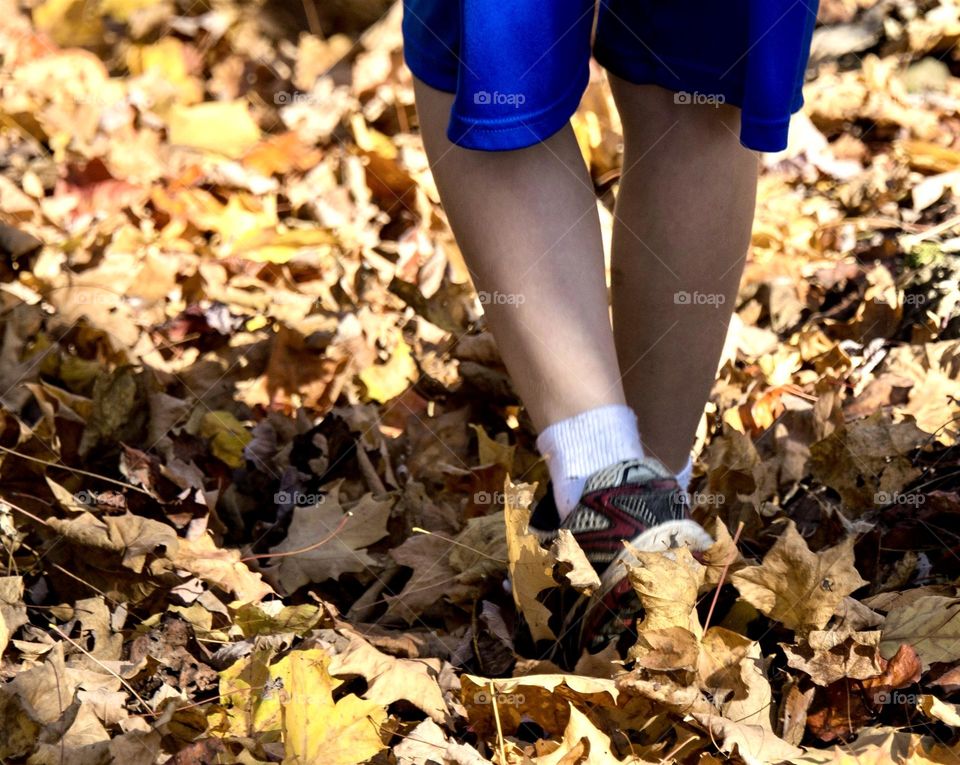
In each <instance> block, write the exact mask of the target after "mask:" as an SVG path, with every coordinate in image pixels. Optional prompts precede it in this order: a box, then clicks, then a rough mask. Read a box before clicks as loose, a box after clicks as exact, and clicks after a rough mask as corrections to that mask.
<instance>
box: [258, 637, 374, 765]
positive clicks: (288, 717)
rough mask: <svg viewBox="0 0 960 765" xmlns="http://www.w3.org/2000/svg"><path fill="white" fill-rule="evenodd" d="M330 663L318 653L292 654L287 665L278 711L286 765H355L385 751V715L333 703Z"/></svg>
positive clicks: (358, 704) (351, 700)
mask: <svg viewBox="0 0 960 765" xmlns="http://www.w3.org/2000/svg"><path fill="white" fill-rule="evenodd" d="M329 661H330V659H329V657H328V656H327V655H326V654H325V653H324V652H323V651H321V650H319V649H313V650H310V651H294V652H293V653H291V654H290V655H289V656H287V657H286V658H285V659H283V660H282V661H280V662H278V664H277V666H278V668H279V667H280V665H284V664H286V666H285V667H284V670H285V681H284V688H285V690H286V692H285V694H284V695H285V696H286V703H284V704H282V705H281V717H282V730H283V749H284V753H285V757H284V758H283V762H284V765H307V764H308V763H317V762H322V763H324V765H357V764H358V763H361V762H365V761H366V760H368V759H370V758H371V757H373V755H375V754H376V753H377V752H379V751H380V750H381V749H383V748H384V745H383V741H382V740H381V738H380V726H381V725H382V724H383V722H384V720H386V717H387V713H386V711H385V710H384V709H383V708H382V707H381V706H380V705H379V704H376V703H375V702H372V701H364V700H363V699H361V698H359V697H357V696H354V695H353V694H349V695H348V696H344V697H343V698H342V699H340V700H339V701H337V702H334V700H333V689H334V688H335V687H336V686H337V685H339V681H336V680H334V679H333V678H332V677H331V676H330V674H329V673H328V672H327V664H328V663H329Z"/></svg>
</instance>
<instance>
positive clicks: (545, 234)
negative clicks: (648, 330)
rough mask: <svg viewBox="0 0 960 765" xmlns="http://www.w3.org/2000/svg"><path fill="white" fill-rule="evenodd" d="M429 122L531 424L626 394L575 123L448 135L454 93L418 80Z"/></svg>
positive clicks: (442, 181)
mask: <svg viewBox="0 0 960 765" xmlns="http://www.w3.org/2000/svg"><path fill="white" fill-rule="evenodd" d="M416 97H417V110H418V113H419V115H420V129H421V133H422V135H423V142H424V145H425V146H426V150H427V155H428V156H429V158H430V162H431V167H432V169H433V175H434V178H435V180H436V183H437V187H438V188H439V190H440V194H441V196H442V197H443V205H444V209H445V210H446V214H447V218H448V219H449V221H450V225H451V227H452V228H453V231H454V234H455V235H456V238H457V242H458V244H459V246H460V248H461V249H462V251H463V254H464V257H465V259H466V261H467V264H468V265H469V267H470V270H471V272H472V274H473V278H474V283H475V285H476V288H477V289H478V290H479V291H482V292H486V293H488V294H490V295H494V296H496V295H501V296H506V297H505V299H506V302H503V303H497V302H495V301H491V302H489V303H488V304H487V305H485V306H484V310H485V313H486V318H487V322H488V324H489V326H490V329H491V330H492V331H493V334H494V336H495V337H496V339H497V345H498V347H499V349H500V353H501V355H502V356H503V360H504V362H505V364H506V366H507V369H508V370H509V372H510V376H511V378H512V380H513V384H514V386H515V387H516V389H517V392H518V394H519V395H520V397H521V399H522V400H523V402H524V404H525V405H526V407H527V409H528V410H529V412H530V416H531V418H532V420H533V423H534V425H535V426H536V427H537V429H538V430H541V431H542V430H543V429H544V428H546V427H547V426H548V425H551V424H553V423H556V422H558V421H560V420H565V419H567V418H570V417H573V416H574V415H578V414H580V413H582V412H585V411H587V410H590V409H594V408H596V407H603V406H607V405H617V404H619V405H622V404H624V392H623V386H622V384H621V381H620V375H619V371H618V365H617V354H616V349H615V346H614V341H613V333H612V330H611V327H610V319H609V312H608V307H607V306H608V303H607V289H606V286H605V283H604V274H603V248H602V240H601V236H600V224H599V219H598V215H597V209H596V198H595V196H594V194H593V191H592V188H593V187H592V185H591V183H590V179H589V176H588V174H587V170H586V167H585V165H584V161H583V157H582V155H581V153H580V149H579V147H578V145H577V142H576V139H575V138H574V135H573V132H572V130H571V129H570V128H569V127H567V128H565V129H564V130H562V131H561V132H560V133H558V134H557V135H555V136H553V137H552V138H550V139H549V140H548V141H546V142H544V143H542V144H538V145H536V146H533V147H531V148H528V149H521V150H519V151H510V152H492V153H491V152H478V151H470V150H467V149H462V148H460V147H458V146H454V145H453V144H451V143H450V141H449V140H448V139H447V137H446V127H447V123H448V121H449V116H450V107H451V105H452V103H453V96H452V95H450V94H448V93H443V92H441V91H438V90H435V89H433V88H431V87H430V86H428V85H426V84H424V83H423V82H419V81H418V82H417V83H416Z"/></svg>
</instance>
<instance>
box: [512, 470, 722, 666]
mask: <svg viewBox="0 0 960 765" xmlns="http://www.w3.org/2000/svg"><path fill="white" fill-rule="evenodd" d="M548 489H549V487H548ZM559 521H560V517H559V514H558V513H557V508H556V505H555V504H554V502H553V492H552V491H550V490H548V491H547V493H546V495H545V496H544V498H543V500H541V501H540V502H539V503H538V504H537V507H536V508H535V509H534V513H533V515H532V517H531V519H530V527H531V531H532V532H534V533H535V534H536V535H537V536H538V537H539V539H540V541H541V543H543V544H549V543H550V542H552V541H553V539H554V538H555V537H556V535H557V532H558V531H559V529H569V530H570V532H571V533H572V534H573V536H574V538H575V539H576V540H577V544H579V545H580V547H581V549H582V550H583V552H584V554H585V555H586V556H587V560H589V561H590V562H591V563H592V564H593V566H594V568H595V569H596V570H597V573H598V574H600V588H599V589H598V590H597V592H596V593H594V595H593V596H592V597H590V598H589V599H584V600H583V601H582V602H581V603H580V604H579V607H577V608H575V609H572V610H571V611H570V612H568V613H569V614H570V616H569V618H568V620H567V622H566V623H565V625H564V632H565V633H566V634H567V635H570V634H571V633H579V638H578V639H577V640H576V641H575V642H576V644H577V646H578V648H579V649H580V650H582V649H583V648H586V649H588V650H590V651H591V652H593V651H595V650H597V649H599V648H601V647H603V646H604V645H606V644H607V643H608V642H610V641H611V640H617V639H619V638H620V637H621V636H622V635H623V634H624V632H627V633H628V634H629V633H630V632H632V631H633V628H634V626H635V625H636V620H637V618H638V616H639V615H640V613H641V611H642V609H641V607H640V602H639V600H638V599H637V597H636V594H635V593H634V592H633V587H632V586H631V585H630V581H629V579H628V578H627V567H626V566H625V565H623V564H625V563H630V562H634V563H635V562H636V559H635V558H634V556H633V554H632V553H631V552H630V550H629V549H628V548H626V547H625V546H624V544H623V543H624V542H625V541H626V542H629V543H630V546H631V547H632V548H634V549H636V550H639V551H645V552H659V551H667V550H670V549H671V548H677V547H688V548H690V549H691V550H693V551H702V550H706V549H707V548H708V547H709V546H710V545H711V544H713V539H712V537H711V536H710V535H709V534H708V533H707V532H706V531H705V530H704V529H703V528H702V527H701V526H700V525H699V524H698V523H696V522H695V521H693V520H692V519H691V518H690V504H689V499H688V497H687V493H686V491H685V490H684V489H683V488H682V487H681V486H680V484H678V483H677V479H676V477H675V476H674V475H673V474H672V473H670V471H668V470H667V469H666V468H665V467H664V466H663V465H661V464H660V463H659V462H657V461H656V460H654V459H650V458H646V459H639V460H627V461H625V462H620V463H617V464H616V465H613V466H611V467H609V468H606V469H604V470H600V471H598V472H596V473H594V474H593V475H592V476H590V478H589V479H588V480H587V483H586V486H585V487H584V490H583V496H582V497H581V498H580V501H579V502H578V503H577V506H576V507H575V508H574V510H573V512H572V513H570V515H569V516H567V518H566V520H564V522H563V523H562V524H561V523H560V522H559ZM578 621H579V630H577V629H576V627H577V622H578ZM580 650H577V652H576V653H577V656H579V653H580Z"/></svg>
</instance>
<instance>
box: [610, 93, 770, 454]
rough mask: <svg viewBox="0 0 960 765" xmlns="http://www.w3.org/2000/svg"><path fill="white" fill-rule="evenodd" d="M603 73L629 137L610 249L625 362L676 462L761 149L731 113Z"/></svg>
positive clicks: (710, 357)
mask: <svg viewBox="0 0 960 765" xmlns="http://www.w3.org/2000/svg"><path fill="white" fill-rule="evenodd" d="M610 81H611V85H612V87H613V93H614V97H615V99H616V102H617V107H618V109H619V111H620V114H621V118H622V122H623V133H624V143H625V148H624V152H625V156H624V171H625V172H624V176H623V179H622V181H621V184H620V192H619V198H618V199H617V207H616V223H615V225H614V233H613V253H612V282H613V321H614V331H615V335H616V345H617V351H618V355H619V359H620V368H621V370H622V372H623V382H624V389H625V391H626V395H627V403H628V404H630V405H631V406H632V407H633V409H634V411H635V412H636V413H637V417H638V420H639V424H640V434H641V436H642V439H643V446H644V449H645V450H646V451H647V453H648V454H650V455H651V456H654V457H656V458H657V459H659V460H660V461H661V462H663V463H664V464H665V465H666V466H667V467H668V468H670V469H671V470H674V471H679V470H680V469H681V468H683V466H684V464H685V463H686V461H687V458H688V455H689V453H690V448H691V446H692V444H693V441H694V437H695V434H696V429H697V425H698V423H699V421H700V417H701V415H702V413H703V408H704V404H705V402H706V400H707V397H708V396H709V394H710V389H711V387H712V385H713V382H714V380H715V374H716V367H717V363H718V362H719V359H720V353H721V351H722V349H723V342H724V338H725V335H726V331H727V326H728V324H729V320H730V315H731V313H732V311H733V309H734V302H735V299H736V295H737V288H738V285H739V283H740V277H741V274H742V271H743V265H744V260H745V256H746V252H747V248H748V246H749V242H750V230H751V225H752V221H753V215H754V206H755V202H756V184H757V172H758V158H757V154H756V153H755V152H752V151H750V150H748V149H745V148H743V147H742V146H741V145H740V142H739V140H738V133H739V111H738V110H736V109H734V108H732V107H729V106H720V107H719V108H718V107H715V106H711V105H692V104H678V103H675V99H674V94H673V93H672V92H670V91H667V90H664V89H662V88H659V87H656V86H653V85H634V84H631V83H628V82H626V81H624V80H621V79H619V78H616V77H613V76H611V77H610Z"/></svg>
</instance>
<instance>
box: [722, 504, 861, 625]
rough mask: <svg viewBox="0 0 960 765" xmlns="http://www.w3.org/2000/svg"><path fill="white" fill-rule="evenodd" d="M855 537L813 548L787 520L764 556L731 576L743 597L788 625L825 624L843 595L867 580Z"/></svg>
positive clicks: (771, 616) (772, 617) (761, 610)
mask: <svg viewBox="0 0 960 765" xmlns="http://www.w3.org/2000/svg"><path fill="white" fill-rule="evenodd" d="M854 542H855V539H854V538H853V537H848V538H847V539H846V540H844V541H843V542H841V543H840V544H838V545H836V546H835V547H830V548H828V549H826V550H823V551H821V552H819V553H814V552H812V551H811V550H810V548H809V547H807V543H806V541H805V540H804V539H803V537H801V536H800V534H799V532H798V531H797V527H796V525H795V524H794V523H793V521H788V522H787V525H786V528H785V530H784V532H783V534H781V536H780V538H779V539H777V541H776V543H775V544H774V546H773V547H772V548H771V549H770V551H769V552H768V553H767V554H766V556H764V559H763V562H762V563H761V564H760V565H759V566H749V567H747V568H744V569H741V570H740V571H738V572H737V573H736V574H734V575H733V576H732V577H731V578H730V580H731V582H733V584H734V585H735V586H736V588H737V589H738V590H739V591H740V596H741V597H742V598H743V599H744V600H746V601H747V602H748V603H750V604H751V605H753V606H755V607H756V608H757V609H758V610H759V611H760V612H761V613H764V614H766V615H767V616H769V617H770V618H771V619H774V620H775V621H778V622H781V623H782V624H783V625H784V626H786V627H787V628H789V629H792V630H798V631H809V630H811V629H823V628H824V627H825V626H826V624H827V622H828V621H830V618H831V617H832V616H833V615H834V614H835V613H836V611H837V608H838V607H839V606H840V604H841V603H842V602H843V599H844V598H845V597H846V596H847V595H849V594H850V593H851V592H853V591H854V590H857V589H859V588H860V587H862V586H863V585H864V584H866V582H865V581H864V580H863V579H862V578H861V577H860V574H858V573H857V570H856V568H854V560H853V545H854Z"/></svg>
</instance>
